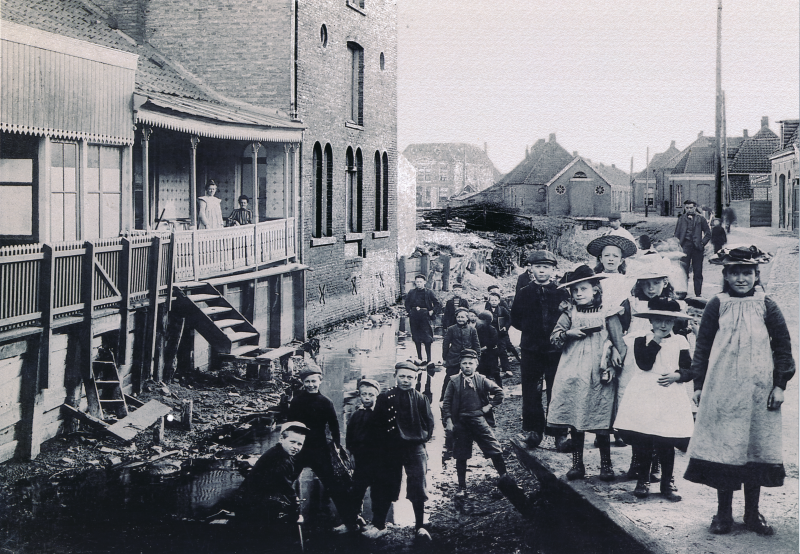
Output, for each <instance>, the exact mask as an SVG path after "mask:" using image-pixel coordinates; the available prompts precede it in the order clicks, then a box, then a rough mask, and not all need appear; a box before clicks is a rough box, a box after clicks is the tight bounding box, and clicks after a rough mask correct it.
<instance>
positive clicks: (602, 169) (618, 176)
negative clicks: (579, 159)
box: [589, 162, 631, 188]
mask: <svg viewBox="0 0 800 554" xmlns="http://www.w3.org/2000/svg"><path fill="white" fill-rule="evenodd" d="M589 165H590V166H592V169H594V170H595V171H596V172H597V173H598V174H599V175H600V176H601V177H602V178H603V179H605V180H606V181H608V183H609V184H611V185H612V186H615V187H622V188H627V187H628V186H630V184H631V176H630V175H629V174H628V173H626V172H624V171H622V170H621V169H620V168H618V167H616V166H613V165H605V164H603V163H598V162H594V163H591V162H589Z"/></svg>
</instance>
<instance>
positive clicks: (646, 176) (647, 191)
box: [644, 146, 655, 217]
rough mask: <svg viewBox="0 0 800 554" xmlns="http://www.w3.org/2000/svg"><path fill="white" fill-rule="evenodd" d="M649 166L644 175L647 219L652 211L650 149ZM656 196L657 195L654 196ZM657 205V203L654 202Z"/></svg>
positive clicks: (645, 214) (648, 152) (648, 155)
mask: <svg viewBox="0 0 800 554" xmlns="http://www.w3.org/2000/svg"><path fill="white" fill-rule="evenodd" d="M646 162H647V165H646V166H645V167H646V169H645V174H644V185H645V194H644V216H645V217H647V216H648V214H649V211H650V147H649V146H648V147H647V159H646ZM653 196H655V193H654V194H653ZM654 203H655V202H654Z"/></svg>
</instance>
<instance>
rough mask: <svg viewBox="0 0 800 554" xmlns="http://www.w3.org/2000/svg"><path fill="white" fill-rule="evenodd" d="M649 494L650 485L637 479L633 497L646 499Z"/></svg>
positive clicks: (643, 480)
mask: <svg viewBox="0 0 800 554" xmlns="http://www.w3.org/2000/svg"><path fill="white" fill-rule="evenodd" d="M649 494H650V483H648V482H647V480H646V479H639V481H638V482H637V483H636V488H635V489H633V496H635V497H636V498H647V496H648V495H649Z"/></svg>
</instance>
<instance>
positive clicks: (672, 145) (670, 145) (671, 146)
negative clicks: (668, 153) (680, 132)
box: [669, 140, 677, 150]
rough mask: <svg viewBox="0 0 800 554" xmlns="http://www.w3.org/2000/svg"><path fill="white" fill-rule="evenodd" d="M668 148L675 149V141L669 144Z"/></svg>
mask: <svg viewBox="0 0 800 554" xmlns="http://www.w3.org/2000/svg"><path fill="white" fill-rule="evenodd" d="M669 147H670V148H675V141H674V140H673V141H672V142H670V143H669ZM675 150H677V148H675Z"/></svg>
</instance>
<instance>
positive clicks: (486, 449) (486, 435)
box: [442, 349, 506, 497]
mask: <svg viewBox="0 0 800 554" xmlns="http://www.w3.org/2000/svg"><path fill="white" fill-rule="evenodd" d="M477 367H478V354H477V352H475V351H474V350H470V349H465V350H463V351H462V352H461V372H460V373H459V374H458V375H455V376H453V377H452V378H451V379H449V382H448V384H447V392H445V395H444V403H443V404H442V422H443V423H444V426H445V431H446V433H447V434H448V435H452V436H453V441H454V452H453V457H454V458H455V459H456V473H457V474H458V492H457V493H456V497H464V496H465V495H466V492H467V460H468V459H470V458H471V457H472V442H473V441H475V442H477V443H478V447H480V449H481V451H482V452H483V455H484V456H486V457H487V458H490V459H491V460H492V463H493V464H494V467H495V468H496V469H497V473H499V474H500V477H502V476H503V475H505V474H506V464H505V461H504V460H503V449H502V448H501V446H500V443H499V442H497V439H496V438H495V436H494V433H493V432H492V429H491V427H490V426H489V425H494V415H493V414H492V408H493V407H494V406H498V405H500V403H501V402H502V401H503V389H502V388H500V387H499V386H497V385H496V384H495V383H494V382H493V381H490V380H489V379H486V378H484V377H483V376H482V375H480V374H477V373H475V370H476V369H477Z"/></svg>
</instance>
